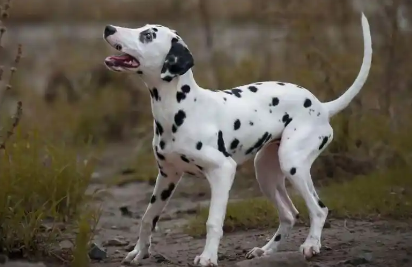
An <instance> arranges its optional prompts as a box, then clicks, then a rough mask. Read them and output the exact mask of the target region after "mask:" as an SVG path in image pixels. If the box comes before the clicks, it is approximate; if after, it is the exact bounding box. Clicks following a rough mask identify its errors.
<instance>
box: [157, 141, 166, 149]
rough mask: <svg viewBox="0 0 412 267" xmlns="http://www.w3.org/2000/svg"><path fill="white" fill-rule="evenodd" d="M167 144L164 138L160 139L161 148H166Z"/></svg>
mask: <svg viewBox="0 0 412 267" xmlns="http://www.w3.org/2000/svg"><path fill="white" fill-rule="evenodd" d="M165 145H166V143H165V141H163V140H162V141H160V143H159V146H160V149H164V148H165Z"/></svg>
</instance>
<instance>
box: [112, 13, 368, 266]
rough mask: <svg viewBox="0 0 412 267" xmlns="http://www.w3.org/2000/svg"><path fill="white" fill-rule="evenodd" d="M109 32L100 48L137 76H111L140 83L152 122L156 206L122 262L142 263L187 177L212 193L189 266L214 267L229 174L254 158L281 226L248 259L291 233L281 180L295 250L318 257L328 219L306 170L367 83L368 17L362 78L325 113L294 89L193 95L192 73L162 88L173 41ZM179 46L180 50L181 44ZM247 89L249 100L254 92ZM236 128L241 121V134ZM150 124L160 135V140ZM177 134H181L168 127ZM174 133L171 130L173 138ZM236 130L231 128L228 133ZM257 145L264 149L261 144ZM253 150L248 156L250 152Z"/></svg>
mask: <svg viewBox="0 0 412 267" xmlns="http://www.w3.org/2000/svg"><path fill="white" fill-rule="evenodd" d="M115 28H116V29H117V31H116V33H114V34H113V35H110V36H107V37H106V41H107V42H108V43H109V44H110V45H112V46H115V45H116V44H117V45H118V44H120V45H122V52H126V53H128V54H129V55H132V56H134V57H135V58H136V59H137V60H138V61H139V62H140V66H139V67H138V68H134V69H127V68H122V67H116V68H111V69H112V70H116V71H123V72H132V73H135V72H136V71H141V72H143V74H140V75H141V78H142V79H143V81H144V82H145V83H146V85H147V86H148V88H149V90H151V94H152V112H153V117H154V119H155V122H154V128H155V134H154V138H153V149H154V151H155V156H156V159H157V161H158V164H159V175H158V177H157V181H156V186H155V188H154V192H153V196H154V197H155V198H156V199H155V200H154V199H153V197H152V200H154V201H151V202H153V203H151V204H149V206H148V207H147V210H146V212H145V214H144V216H143V219H142V223H141V228H140V233H139V237H140V238H139V240H138V241H137V243H136V246H135V248H134V250H133V251H131V252H130V253H128V255H127V256H126V258H125V259H124V261H123V262H124V263H132V264H137V263H139V262H141V259H143V258H144V257H147V256H149V254H150V243H151V229H152V227H153V224H154V219H155V218H156V217H157V218H158V216H160V214H161V212H162V210H163V209H164V208H165V206H166V205H167V202H168V200H169V199H170V197H171V196H172V194H173V185H174V186H177V184H178V182H179V180H180V178H181V176H182V175H183V174H184V173H192V174H194V175H198V176H204V177H206V178H207V180H208V181H209V183H210V187H211V202H210V211H209V218H208V220H207V222H206V227H207V237H206V245H205V247H204V250H203V252H202V253H201V254H200V255H199V256H197V257H196V258H195V264H198V265H200V266H216V265H217V252H218V247H219V242H220V239H221V237H222V235H223V231H222V226H223V222H224V218H225V212H226V206H227V203H228V198H229V191H230V189H231V186H232V183H233V180H234V177H235V173H236V167H237V166H238V165H240V164H242V163H243V162H245V161H246V160H248V159H250V158H251V157H252V156H254V155H256V156H255V169H256V178H257V180H258V182H259V185H260V187H261V190H262V192H263V194H264V195H265V196H267V197H268V198H269V199H270V200H271V201H272V202H273V204H274V205H275V206H276V208H277V209H278V212H279V219H280V225H279V228H278V230H277V231H276V233H275V235H274V236H273V238H272V239H271V240H270V241H269V242H268V243H267V244H266V245H264V246H263V247H261V248H254V249H252V250H251V251H250V252H249V253H248V254H247V257H248V258H252V257H258V256H262V255H267V254H270V253H273V252H275V251H276V250H277V248H278V246H279V244H280V242H281V241H283V240H284V239H285V237H286V236H287V235H288V234H289V232H290V231H291V229H292V227H293V225H294V223H295V220H296V216H297V215H298V211H297V210H296V208H295V207H294V205H293V203H292V201H291V200H290V198H289V196H288V193H287V191H286V189H285V177H286V178H288V179H289V180H290V182H291V184H292V185H293V186H294V187H295V188H296V190H297V191H298V192H299V193H300V194H301V196H302V197H303V199H304V200H305V202H306V205H307V208H308V209H309V214H310V230H309V235H308V237H307V239H306V241H305V242H304V243H303V244H302V245H301V247H300V250H301V252H302V253H304V255H305V257H311V256H313V255H315V254H317V253H319V252H320V248H321V233H322V229H323V225H324V223H325V220H326V217H327V214H328V209H327V208H326V207H322V206H323V205H321V204H320V203H321V202H320V200H319V196H318V195H317V193H316V191H315V188H314V186H313V182H312V178H311V174H310V168H311V166H312V163H313V162H314V160H315V159H316V158H317V157H318V155H319V154H320V153H321V152H322V151H323V150H324V149H325V148H326V146H327V145H328V144H329V143H330V142H331V141H332V139H333V129H332V127H331V125H330V124H329V119H330V117H332V116H333V115H335V114H336V113H338V112H339V111H341V110H342V109H344V108H345V107H346V106H347V105H348V104H349V103H350V102H351V100H352V99H353V98H354V97H355V96H356V95H357V94H358V92H359V91H360V89H361V88H362V86H363V85H364V83H365V81H366V78H367V76H368V73H369V69H370V66H371V60H372V43H371V36H370V29H369V24H368V21H367V19H366V17H365V16H364V15H363V14H362V29H363V37H364V59H363V63H362V68H361V70H360V73H359V74H358V77H357V78H356V80H355V82H354V84H353V85H352V86H351V87H350V88H349V89H348V90H347V91H346V92H345V93H344V94H343V95H342V96H341V97H339V98H338V99H336V100H334V101H331V102H327V103H321V102H320V101H319V100H318V99H317V98H316V97H315V96H314V95H313V94H312V93H311V92H310V91H308V90H307V89H304V88H302V87H301V86H297V85H295V84H291V83H279V82H262V83H253V84H248V85H243V86H239V87H237V88H238V89H241V90H242V92H241V93H240V94H241V97H240V98H239V97H236V96H235V95H233V94H227V93H225V92H223V91H212V90H207V89H203V88H201V87H200V86H198V85H197V83H196V81H195V79H194V78H193V73H192V70H191V69H189V70H187V71H186V72H185V73H184V74H182V75H177V76H176V77H174V78H173V79H172V80H171V81H169V82H167V81H164V80H162V78H165V77H166V76H168V75H169V74H170V73H169V70H166V71H164V72H163V73H161V69H162V66H163V64H164V61H165V57H166V55H167V54H168V53H169V50H170V48H171V39H172V38H176V37H177V35H176V32H175V31H173V30H171V29H169V28H167V27H163V26H160V25H146V26H144V27H142V28H138V29H128V28H121V27H115ZM151 28H156V29H157V32H156V38H155V39H154V40H153V41H152V42H150V43H142V42H140V41H139V34H140V33H141V32H142V31H144V30H147V29H151ZM179 43H181V44H183V45H184V46H186V45H185V44H184V43H183V41H182V40H181V39H180V38H179ZM172 59H173V60H179V58H177V59H176V58H172ZM183 86H190V91H189V92H187V93H183V91H184V90H183ZM250 86H253V87H250ZM154 88H156V90H155V89H154ZM255 88H257V91H256V92H253V90H255ZM155 91H157V93H156V92H155ZM186 91H187V87H186ZM179 94H180V96H182V95H184V99H181V101H180V102H178V101H177V98H178V96H177V95H179ZM274 98H276V99H277V100H276V99H274ZM307 99H309V100H310V106H308V103H307V102H306V104H307V105H306V106H305V105H304V103H305V101H307ZM181 111H183V112H184V114H185V116H184V118H183V120H182V117H183V116H179V114H180V115H182V114H183V113H182V112H181ZM290 119H291V120H290ZM179 120H180V121H179ZM237 120H239V121H240V127H239V123H237V122H236V121H237ZM156 124H160V125H161V131H160V130H159V129H158V128H159V127H158V126H156ZM176 124H181V125H180V126H178V127H176ZM173 127H175V128H176V129H177V130H176V131H174V130H172V128H173ZM237 127H239V128H238V129H235V128H237ZM156 129H157V130H156ZM159 131H160V132H159ZM156 132H157V133H156ZM160 133H161V134H160ZM280 139H281V142H280V143H279V140H280ZM236 140H238V141H236ZM259 140H263V141H265V142H261V143H259V142H260V141H259ZM162 142H163V143H162ZM199 142H201V147H200V148H199V146H200V145H199ZM236 144H237V145H236ZM259 145H261V146H259ZM219 147H220V149H219ZM222 147H224V149H222ZM231 147H232V148H233V149H232V148H231ZM253 147H255V148H254V149H251V148H253ZM222 151H225V152H222ZM247 152H249V153H247ZM227 154H230V155H227ZM163 157H164V159H163ZM162 159H163V160H162ZM199 166H200V167H201V168H199ZM166 176H167V177H166ZM172 184H173V185H172ZM166 196H168V197H167V198H166ZM162 197H163V200H162ZM279 236H280V239H279Z"/></svg>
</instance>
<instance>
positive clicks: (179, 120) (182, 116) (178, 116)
mask: <svg viewBox="0 0 412 267" xmlns="http://www.w3.org/2000/svg"><path fill="white" fill-rule="evenodd" d="M185 119H186V113H185V112H184V111H183V110H179V111H178V112H177V113H176V114H175V123H176V125H177V126H181V125H182V124H183V121H184V120H185Z"/></svg>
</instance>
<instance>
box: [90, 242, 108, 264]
mask: <svg viewBox="0 0 412 267" xmlns="http://www.w3.org/2000/svg"><path fill="white" fill-rule="evenodd" d="M89 257H90V259H92V260H103V259H105V258H106V257H107V252H106V251H105V250H104V249H103V248H101V247H100V246H99V245H97V244H96V243H92V245H91V247H90V251H89Z"/></svg>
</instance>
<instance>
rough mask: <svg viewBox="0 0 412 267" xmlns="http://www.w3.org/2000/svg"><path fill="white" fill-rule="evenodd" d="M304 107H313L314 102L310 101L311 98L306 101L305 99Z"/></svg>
mask: <svg viewBox="0 0 412 267" xmlns="http://www.w3.org/2000/svg"><path fill="white" fill-rule="evenodd" d="M303 106H304V107H305V108H308V107H310V106H312V101H310V99H309V98H306V99H305V102H303Z"/></svg>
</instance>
